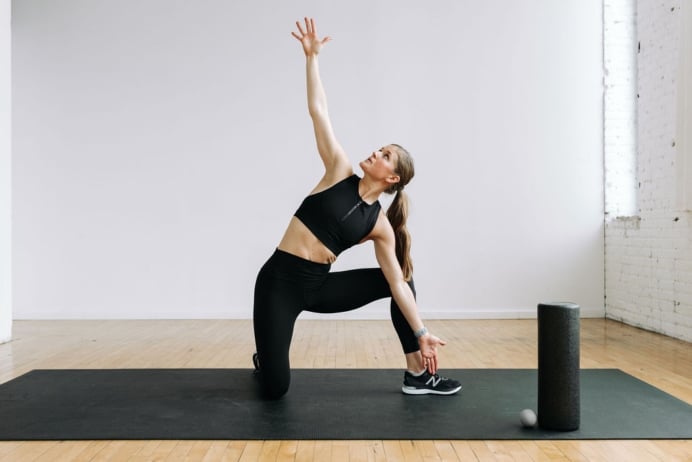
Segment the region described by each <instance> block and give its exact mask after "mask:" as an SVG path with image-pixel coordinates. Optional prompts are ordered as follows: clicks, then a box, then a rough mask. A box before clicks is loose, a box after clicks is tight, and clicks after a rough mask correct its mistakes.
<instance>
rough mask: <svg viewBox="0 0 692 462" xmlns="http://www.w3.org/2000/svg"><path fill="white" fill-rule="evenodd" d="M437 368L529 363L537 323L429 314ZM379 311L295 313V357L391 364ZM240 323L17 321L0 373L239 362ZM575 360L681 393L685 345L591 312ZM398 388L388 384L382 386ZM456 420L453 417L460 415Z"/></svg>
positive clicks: (83, 447)
mask: <svg viewBox="0 0 692 462" xmlns="http://www.w3.org/2000/svg"><path fill="white" fill-rule="evenodd" d="M427 324H428V328H429V329H430V330H431V331H433V332H434V333H435V334H437V335H438V336H440V337H442V338H444V339H446V340H447V341H448V342H449V344H448V345H447V346H446V347H445V348H444V349H443V351H442V353H441V365H442V366H443V367H446V368H486V367H487V368H535V367H536V365H537V353H536V334H537V333H536V321H535V320H492V321H480V320H478V321H475V320H474V321H469V320H455V321H430V322H428V323H427ZM399 348H400V347H399V345H398V341H397V339H396V335H395V334H394V331H393V328H392V327H391V324H390V323H389V322H388V321H338V320H327V321H302V320H301V321H299V322H298V325H297V327H296V332H295V336H294V342H293V348H292V350H291V356H292V364H293V366H294V367H297V368H298V367H300V368H303V367H307V368H312V367H320V368H371V367H372V368H399V367H403V357H402V355H401V354H400V353H399V351H400V350H399ZM253 350H254V348H253V335H252V325H251V321H237V320H236V321H228V320H224V321H18V322H15V323H14V340H13V341H12V342H10V343H7V344H4V345H0V382H6V381H8V380H10V379H12V378H14V377H17V376H19V375H21V374H24V373H25V372H28V371H29V370H31V369H37V368H44V369H46V368H47V369H50V368H140V367H142V368H144V367H150V368H166V367H172V368H193V367H194V368H197V367H199V368H212V367H221V368H224V367H229V368H235V367H247V368H250V367H251V364H250V356H251V354H252V352H253ZM581 351H582V358H581V366H582V367H584V368H613V367H614V368H620V369H622V370H624V371H625V372H628V373H630V374H632V375H634V376H636V377H638V378H640V379H642V380H645V381H646V382H649V383H650V384H653V385H654V386H656V387H659V388H661V389H663V390H665V391H666V392H668V393H671V394H673V395H675V396H677V397H678V398H681V399H683V400H685V401H686V402H688V403H692V345H691V344H690V343H686V342H682V341H678V340H673V339H671V338H668V337H664V336H661V335H657V334H653V333H650V332H646V331H642V330H639V329H635V328H632V327H628V326H625V325H623V324H620V323H617V322H613V321H606V320H602V319H585V320H582V324H581ZM393 386H397V387H398V384H393ZM460 418H463V416H460ZM61 460H66V461H90V460H94V461H96V460H98V461H101V460H104V461H105V460H109V461H198V460H203V461H265V460H272V461H273V460H279V461H294V460H295V461H319V462H322V461H330V460H333V461H348V460H353V461H360V460H362V461H385V460H388V461H436V460H450V461H541V460H546V461H547V460H549V461H558V460H569V461H608V462H612V461H628V462H629V461H675V460H678V461H692V441H690V440H687V441H681V440H673V441H658V440H651V441H446V440H440V441H259V442H258V441H66V442H2V443H0V461H13V462H14V461H19V462H24V461H50V462H53V461H61Z"/></svg>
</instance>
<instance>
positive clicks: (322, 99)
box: [305, 55, 327, 118]
mask: <svg viewBox="0 0 692 462" xmlns="http://www.w3.org/2000/svg"><path fill="white" fill-rule="evenodd" d="M305 68H306V77H307V93H308V95H307V96H308V111H309V112H310V116H311V117H313V118H314V117H320V116H324V115H326V114H327V94H326V93H325V91H324V86H323V85H322V79H321V78H320V67H319V62H318V60H317V55H308V56H306V57H305Z"/></svg>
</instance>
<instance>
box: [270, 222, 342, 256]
mask: <svg viewBox="0 0 692 462" xmlns="http://www.w3.org/2000/svg"><path fill="white" fill-rule="evenodd" d="M278 248H279V250H283V251H284V252H288V253H290V254H292V255H295V256H297V257H300V258H303V259H305V260H309V261H312V262H315V263H334V262H335V261H336V255H334V252H332V251H331V250H329V249H328V248H327V246H325V245H324V244H323V243H322V242H321V241H320V240H319V239H317V237H315V235H314V234H312V232H311V231H310V230H309V229H308V227H307V226H305V225H304V224H303V222H302V221H300V220H299V219H298V218H296V217H291V221H290V222H289V224H288V228H287V229H286V232H285V233H284V236H283V238H282V239H281V242H279V246H278Z"/></svg>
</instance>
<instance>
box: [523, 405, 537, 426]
mask: <svg viewBox="0 0 692 462" xmlns="http://www.w3.org/2000/svg"><path fill="white" fill-rule="evenodd" d="M519 420H520V421H521V424H522V425H523V426H524V427H535V426H536V422H537V421H538V418H537V417H536V413H535V412H533V411H532V410H531V409H524V410H523V411H521V412H520V413H519Z"/></svg>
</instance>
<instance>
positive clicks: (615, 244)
mask: <svg viewBox="0 0 692 462" xmlns="http://www.w3.org/2000/svg"><path fill="white" fill-rule="evenodd" d="M615 3H620V2H617V1H615V0H613V1H609V0H606V1H605V4H604V9H607V8H608V5H612V4H615ZM683 4H684V6H685V7H689V8H692V3H690V4H689V5H687V4H686V2H685V1H684V0H671V1H661V0H637V1H636V31H635V33H636V34H637V36H636V38H637V41H638V43H639V46H638V48H639V52H638V57H637V93H638V99H637V132H636V133H637V151H636V153H637V155H636V164H637V170H636V171H637V182H636V185H635V187H636V189H637V211H636V216H628V217H617V218H615V217H607V219H606V226H605V249H606V250H605V289H606V291H605V292H606V316H607V317H609V318H612V319H617V320H620V321H623V322H625V323H628V324H632V325H635V326H639V327H642V328H644V329H648V330H652V331H656V332H661V333H664V334H666V335H670V336H673V337H677V338H680V339H684V340H688V341H692V217H691V214H690V212H689V211H684V210H680V208H679V206H678V204H679V202H678V200H677V195H676V194H677V189H676V188H677V186H678V185H677V182H678V181H692V178H688V179H686V180H685V179H684V178H683V179H682V180H681V178H680V177H679V175H678V173H679V172H678V170H679V169H680V168H681V166H680V165H679V162H676V161H677V159H678V157H677V156H678V152H677V149H678V146H677V145H676V142H675V138H676V135H677V133H676V130H677V127H678V123H677V122H678V121H677V117H678V111H677V91H678V82H677V81H676V78H677V76H678V70H679V69H678V68H679V64H680V62H679V61H680V46H681V15H680V11H681V10H680V8H681V7H682V6H683ZM605 17H606V15H604V18H605ZM604 28H605V33H606V34H607V33H608V30H607V27H606V24H604ZM613 32H614V30H611V34H612V33H613ZM611 38H612V37H611ZM606 67H607V63H606ZM606 81H607V79H606ZM607 94H608V87H607V83H606V101H607ZM691 116H692V115H691ZM608 119H609V114H608V105H607V104H606V115H605V124H606V126H607V125H608V124H609V123H612V122H609V120H608ZM606 133H607V129H606ZM607 142H608V141H607V136H606V143H607ZM614 143H617V140H615V141H614ZM688 152H689V151H688ZM606 156H608V148H607V147H606ZM608 168H609V167H608V163H607V162H606V178H607V177H608ZM606 191H608V190H607V188H606ZM607 194H608V192H607ZM606 204H608V197H606Z"/></svg>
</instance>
